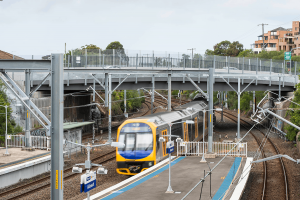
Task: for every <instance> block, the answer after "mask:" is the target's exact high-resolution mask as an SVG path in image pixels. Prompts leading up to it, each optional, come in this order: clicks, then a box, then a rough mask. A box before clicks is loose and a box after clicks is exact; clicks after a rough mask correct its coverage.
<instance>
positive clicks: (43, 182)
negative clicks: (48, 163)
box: [0, 102, 151, 200]
mask: <svg viewBox="0 0 300 200" xmlns="http://www.w3.org/2000/svg"><path fill="white" fill-rule="evenodd" d="M145 105H146V108H147V109H146V111H145V112H143V113H142V114H141V115H140V116H145V115H148V114H150V113H151V109H150V108H151V103H149V102H145ZM132 117H136V116H132ZM132 117H130V118H132ZM121 123H122V122H121ZM118 126H119V124H118V125H115V126H112V128H117V127H118ZM88 137H90V135H87V136H85V137H83V139H86V138H88ZM112 155H113V156H112ZM105 157H108V158H105ZM115 157H116V154H115V150H114V151H111V152H109V153H106V154H105V155H101V156H98V157H96V158H94V159H92V162H94V163H98V164H104V163H106V162H109V161H112V160H114V159H115ZM104 158H105V159H104ZM101 159H104V160H102V161H101V162H97V160H101ZM93 168H95V167H93ZM93 168H92V169H93ZM75 176H78V174H76V173H72V168H71V167H70V168H67V169H65V170H64V181H67V180H69V179H71V178H73V177H75ZM49 180H50V175H48V176H46V177H43V178H41V179H38V180H36V181H34V182H30V183H28V184H25V185H22V186H19V187H16V188H13V189H10V190H7V191H5V192H2V193H0V199H2V198H3V199H7V200H10V199H19V198H23V197H24V196H26V195H29V194H33V193H35V192H38V191H40V190H42V189H45V188H47V187H50V182H49ZM37 185H39V186H37ZM35 186H37V187H35ZM32 187H34V188H33V189H30V188H32ZM22 190H23V191H24V190H25V192H21V193H20V191H22ZM14 193H18V194H16V195H12V194H14ZM6 196H9V197H8V198H6Z"/></svg>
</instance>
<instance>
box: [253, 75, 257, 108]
mask: <svg viewBox="0 0 300 200" xmlns="http://www.w3.org/2000/svg"><path fill="white" fill-rule="evenodd" d="M256 80H257V79H256ZM252 107H253V109H252V110H253V113H255V91H253V103H252Z"/></svg>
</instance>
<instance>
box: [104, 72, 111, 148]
mask: <svg viewBox="0 0 300 200" xmlns="http://www.w3.org/2000/svg"><path fill="white" fill-rule="evenodd" d="M105 87H106V85H105ZM108 93H109V100H108V101H109V103H108V142H109V143H110V142H112V141H111V101H112V99H111V93H112V92H111V74H109V91H108ZM105 100H106V99H105Z"/></svg>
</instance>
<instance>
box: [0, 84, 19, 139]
mask: <svg viewBox="0 0 300 200" xmlns="http://www.w3.org/2000/svg"><path fill="white" fill-rule="evenodd" d="M0 102H1V105H3V106H5V105H8V106H9V105H10V103H9V102H8V98H7V95H6V87H5V86H4V84H3V82H2V81H0ZM0 113H2V114H1V115H0V143H3V142H4V141H5V137H4V135H5V131H6V115H5V108H4V107H2V106H1V107H0ZM11 113H12V109H11V108H10V107H8V108H7V133H8V134H9V135H11V134H13V133H19V132H21V131H22V128H21V127H20V126H17V125H16V122H15V120H14V119H13V118H12V117H11Z"/></svg>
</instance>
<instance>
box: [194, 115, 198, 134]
mask: <svg viewBox="0 0 300 200" xmlns="http://www.w3.org/2000/svg"><path fill="white" fill-rule="evenodd" d="M197 137H198V118H197V117H196V118H195V138H197Z"/></svg>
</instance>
